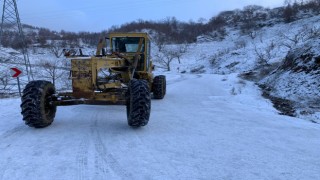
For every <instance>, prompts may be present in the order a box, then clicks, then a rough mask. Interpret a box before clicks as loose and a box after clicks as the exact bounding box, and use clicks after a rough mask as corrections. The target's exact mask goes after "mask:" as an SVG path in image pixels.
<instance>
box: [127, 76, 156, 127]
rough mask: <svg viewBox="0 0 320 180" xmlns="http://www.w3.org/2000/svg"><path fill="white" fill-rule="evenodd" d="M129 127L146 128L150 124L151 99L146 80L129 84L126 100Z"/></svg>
mask: <svg viewBox="0 0 320 180" xmlns="http://www.w3.org/2000/svg"><path fill="white" fill-rule="evenodd" d="M126 107H127V119H128V125H129V126H132V127H140V126H145V125H147V124H148V122H149V117H150V110H151V97H150V90H149V86H148V82H147V81H146V80H137V79H133V80H131V81H130V82H129V84H128V92H127V98H126Z"/></svg>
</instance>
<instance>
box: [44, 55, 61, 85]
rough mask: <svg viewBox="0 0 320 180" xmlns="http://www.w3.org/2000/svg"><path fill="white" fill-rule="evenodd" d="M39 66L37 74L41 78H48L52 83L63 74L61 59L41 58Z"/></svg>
mask: <svg viewBox="0 0 320 180" xmlns="http://www.w3.org/2000/svg"><path fill="white" fill-rule="evenodd" d="M39 66H40V67H41V68H42V71H39V72H40V73H39V75H40V76H41V77H42V78H46V79H50V80H51V81H52V83H53V85H55V84H56V80H57V79H59V78H61V77H62V76H63V75H64V74H65V70H63V68H62V67H63V66H64V63H63V59H59V58H56V59H53V60H41V61H40V62H39Z"/></svg>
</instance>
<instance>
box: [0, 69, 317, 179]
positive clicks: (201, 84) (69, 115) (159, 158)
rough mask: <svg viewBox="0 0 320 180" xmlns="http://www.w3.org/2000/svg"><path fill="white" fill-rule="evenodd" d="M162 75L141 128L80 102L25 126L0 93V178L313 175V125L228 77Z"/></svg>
mask: <svg viewBox="0 0 320 180" xmlns="http://www.w3.org/2000/svg"><path fill="white" fill-rule="evenodd" d="M167 77H168V89H167V95H166V97H165V98H164V99H163V100H152V112H151V118H150V122H149V124H148V125H147V126H146V127H143V128H141V129H132V128H129V127H128V126H127V125H126V115H125V108H124V107H122V106H86V105H80V106H69V107H59V108H58V111H57V116H56V118H55V122H54V123H53V124H52V125H51V126H50V127H48V128H45V129H34V128H29V127H27V126H25V125H24V124H23V122H22V120H21V119H22V117H21V115H20V109H19V104H20V100H19V99H1V100H0V106H1V107H2V108H1V111H0V119H1V120H0V151H1V153H0V179H4V180H7V179H66V180H70V179H159V180H163V179H237V180H239V179H244V180H247V179H310V180H313V179H320V172H319V169H320V163H319V162H320V151H319V150H318V147H320V133H319V132H320V126H317V125H315V124H312V123H309V122H307V121H304V120H301V119H297V118H292V117H287V116H280V115H278V114H277V111H276V110H275V109H273V108H272V104H271V103H270V102H269V101H267V100H265V99H263V98H261V95H260V91H259V90H258V89H257V87H256V86H255V85H254V84H253V83H251V82H248V81H243V80H240V79H238V78H237V77H236V74H230V75H209V74H207V75H188V74H184V75H181V74H174V73H172V74H167ZM3 107H5V108H3Z"/></svg>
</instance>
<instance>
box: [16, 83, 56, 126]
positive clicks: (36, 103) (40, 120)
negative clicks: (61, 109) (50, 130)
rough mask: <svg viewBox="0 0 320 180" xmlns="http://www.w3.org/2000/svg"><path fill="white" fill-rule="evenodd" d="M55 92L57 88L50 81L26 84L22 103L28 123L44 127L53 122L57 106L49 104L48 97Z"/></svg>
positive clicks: (26, 122) (25, 119)
mask: <svg viewBox="0 0 320 180" xmlns="http://www.w3.org/2000/svg"><path fill="white" fill-rule="evenodd" d="M54 93H55V88H54V86H53V85H52V84H51V83H50V82H48V81H41V80H38V81H31V82H29V83H28V84H27V85H26V87H25V89H24V90H23V96H22V97H21V105H20V107H21V114H22V116H23V121H24V122H25V124H26V125H28V126H30V127H35V128H43V127H47V126H49V125H50V124H51V123H52V122H53V120H54V117H55V113H56V110H57V107H56V106H53V105H49V104H48V103H49V102H48V97H50V96H51V95H52V94H54Z"/></svg>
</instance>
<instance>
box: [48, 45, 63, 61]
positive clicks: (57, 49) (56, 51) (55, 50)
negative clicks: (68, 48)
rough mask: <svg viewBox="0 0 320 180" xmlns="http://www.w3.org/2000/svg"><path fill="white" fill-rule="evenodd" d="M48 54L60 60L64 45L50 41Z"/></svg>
mask: <svg viewBox="0 0 320 180" xmlns="http://www.w3.org/2000/svg"><path fill="white" fill-rule="evenodd" d="M49 48H50V52H51V53H52V54H53V55H54V56H55V57H56V58H60V57H61V56H62V55H63V49H64V48H65V46H64V43H62V42H57V41H51V43H50V47H49Z"/></svg>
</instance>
